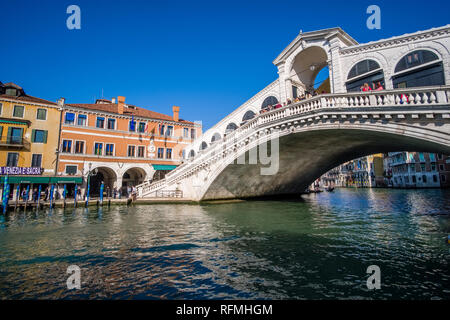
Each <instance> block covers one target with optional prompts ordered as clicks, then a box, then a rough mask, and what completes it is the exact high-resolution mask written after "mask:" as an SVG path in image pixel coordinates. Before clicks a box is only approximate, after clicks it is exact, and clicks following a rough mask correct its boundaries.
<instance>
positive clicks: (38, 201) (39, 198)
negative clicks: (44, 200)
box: [36, 185, 42, 211]
mask: <svg viewBox="0 0 450 320" xmlns="http://www.w3.org/2000/svg"><path fill="white" fill-rule="evenodd" d="M41 191H42V186H41V185H39V188H38V194H37V205H36V211H38V210H39V207H40V206H41Z"/></svg>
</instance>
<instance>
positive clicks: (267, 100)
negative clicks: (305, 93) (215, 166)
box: [261, 87, 297, 109]
mask: <svg viewBox="0 0 450 320" xmlns="http://www.w3.org/2000/svg"><path fill="white" fill-rule="evenodd" d="M293 88H296V89H297V87H293ZM292 92H293V93H294V91H292ZM295 93H296V92H295ZM294 98H297V97H296V96H295V97H294ZM277 104H278V99H277V98H275V97H274V96H270V97H267V98H265V99H264V101H263V103H262V105H261V109H265V108H267V107H268V106H276V105H277Z"/></svg>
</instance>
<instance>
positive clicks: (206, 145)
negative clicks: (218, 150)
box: [199, 141, 208, 151]
mask: <svg viewBox="0 0 450 320" xmlns="http://www.w3.org/2000/svg"><path fill="white" fill-rule="evenodd" d="M206 148H208V144H207V143H206V142H205V141H202V143H201V144H200V147H199V151H202V150H205V149H206Z"/></svg>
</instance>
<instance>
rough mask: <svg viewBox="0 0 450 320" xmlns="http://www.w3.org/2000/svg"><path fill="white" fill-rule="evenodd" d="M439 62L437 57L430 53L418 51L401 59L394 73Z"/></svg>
mask: <svg viewBox="0 0 450 320" xmlns="http://www.w3.org/2000/svg"><path fill="white" fill-rule="evenodd" d="M435 60H439V57H438V56H437V55H436V54H434V53H433V52H431V51H427V50H418V51H414V52H411V53H410V54H408V55H407V56H405V57H403V58H402V59H401V60H400V62H399V63H398V64H397V66H396V67H395V73H397V72H400V71H403V70H406V69H410V68H414V67H417V66H419V65H422V64H425V63H429V62H432V61H435Z"/></svg>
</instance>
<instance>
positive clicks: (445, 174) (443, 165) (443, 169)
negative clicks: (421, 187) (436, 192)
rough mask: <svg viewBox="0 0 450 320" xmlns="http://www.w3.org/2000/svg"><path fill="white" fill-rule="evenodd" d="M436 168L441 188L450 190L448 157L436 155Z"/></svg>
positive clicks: (449, 160)
mask: <svg viewBox="0 0 450 320" xmlns="http://www.w3.org/2000/svg"><path fill="white" fill-rule="evenodd" d="M436 158H437V166H438V171H439V179H440V182H441V187H442V188H450V156H447V155H443V154H438V155H437V156H436Z"/></svg>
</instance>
